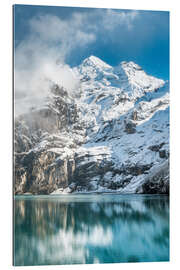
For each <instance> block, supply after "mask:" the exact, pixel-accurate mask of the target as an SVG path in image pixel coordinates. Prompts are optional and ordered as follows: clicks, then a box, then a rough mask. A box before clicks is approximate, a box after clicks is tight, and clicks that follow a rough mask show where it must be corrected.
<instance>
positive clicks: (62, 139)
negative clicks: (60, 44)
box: [14, 56, 169, 194]
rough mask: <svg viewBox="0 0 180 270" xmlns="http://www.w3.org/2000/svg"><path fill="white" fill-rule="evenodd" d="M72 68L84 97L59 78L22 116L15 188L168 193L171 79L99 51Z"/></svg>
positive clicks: (41, 191) (18, 119) (18, 191)
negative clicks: (109, 60) (114, 61)
mask: <svg viewBox="0 0 180 270" xmlns="http://www.w3.org/2000/svg"><path fill="white" fill-rule="evenodd" d="M72 72H73V73H74V76H77V78H78V79H79V80H80V81H81V85H80V89H78V90H77V93H78V95H76V96H75V95H74V96H73V97H72V96H71V95H70V94H68V89H67V90H66V89H64V88H63V87H61V86H59V85H56V84H55V83H54V84H53V85H52V88H51V91H50V95H49V96H48V97H47V101H46V103H45V104H44V106H43V107H42V106H41V107H36V108H34V109H32V111H31V112H29V113H27V114H24V115H20V116H18V117H16V119H15V132H14V135H15V145H14V148H15V155H14V158H15V162H14V168H15V170H14V174H15V175H14V180H15V184H14V186H15V193H16V194H22V193H26V192H31V193H32V194H50V193H53V194H55V193H61V192H64V193H65V192H112V191H118V192H121V193H137V192H138V193H168V192H169V165H168V164H169V163H168V159H169V86H168V82H164V81H163V80H160V79H157V78H154V77H152V76H149V75H147V74H146V73H145V72H144V71H143V70H142V69H141V67H139V66H138V65H137V64H135V63H133V62H122V63H121V64H120V66H118V67H116V68H114V67H111V66H109V65H108V64H106V63H104V62H103V61H102V60H100V59H99V58H97V57H94V56H91V57H89V58H87V59H85V60H84V61H83V62H82V64H81V65H80V66H78V67H76V68H73V69H72Z"/></svg>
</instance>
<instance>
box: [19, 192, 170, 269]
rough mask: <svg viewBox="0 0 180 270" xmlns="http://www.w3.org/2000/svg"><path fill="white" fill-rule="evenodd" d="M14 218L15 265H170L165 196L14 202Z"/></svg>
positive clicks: (31, 198) (21, 198)
mask: <svg viewBox="0 0 180 270" xmlns="http://www.w3.org/2000/svg"><path fill="white" fill-rule="evenodd" d="M14 218H15V222H14V264H15V265H48V264H56V265H58V264H75V263H79V264H81V263H113V262H116V263H118V262H138V261H168V260H169V200H168V197H166V196H157V195H156V196H146V195H117V194H104V195H103V194H102V195H64V196H63V195H60V196H16V197H15V209H14Z"/></svg>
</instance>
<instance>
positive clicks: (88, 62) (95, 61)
mask: <svg viewBox="0 0 180 270" xmlns="http://www.w3.org/2000/svg"><path fill="white" fill-rule="evenodd" d="M82 65H83V66H93V67H96V68H99V69H109V68H112V67H111V66H110V65H108V64H107V63H105V62H104V61H102V60H101V59H100V58H98V57H96V56H94V55H91V56H89V57H88V58H86V59H84V60H83V62H82Z"/></svg>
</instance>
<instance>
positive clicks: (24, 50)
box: [15, 9, 138, 115]
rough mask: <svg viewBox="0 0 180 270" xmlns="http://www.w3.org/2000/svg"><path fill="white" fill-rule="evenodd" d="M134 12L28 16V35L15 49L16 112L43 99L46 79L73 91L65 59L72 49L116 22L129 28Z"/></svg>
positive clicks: (75, 84)
mask: <svg viewBox="0 0 180 270" xmlns="http://www.w3.org/2000/svg"><path fill="white" fill-rule="evenodd" d="M137 14H138V13H137V12H134V11H129V12H123V11H118V12H117V11H113V10H104V9H95V10H94V11H93V12H83V13H81V12H73V13H72V14H71V16H70V17H68V18H64V19H62V18H60V17H58V16H55V15H52V14H44V15H38V16H35V17H32V18H31V19H30V20H29V22H28V27H29V28H28V35H26V38H25V39H24V40H22V41H21V42H20V43H19V44H18V46H17V47H16V49H15V100H16V105H15V110H16V115H19V114H20V113H24V112H27V111H28V110H29V108H30V107H31V106H32V105H33V106H34V105H38V104H41V103H43V102H44V99H45V97H46V96H47V95H48V91H49V87H50V85H49V83H50V81H53V82H56V83H58V84H60V85H62V86H64V87H65V88H66V89H67V90H68V91H69V93H70V94H71V93H73V92H74V91H76V90H77V89H78V87H79V81H78V79H77V78H75V77H74V76H73V74H72V72H71V69H70V67H69V66H68V65H67V64H66V59H67V58H68V57H69V56H72V52H73V53H74V52H77V51H80V50H83V48H86V47H88V46H90V45H92V44H95V42H96V41H97V39H98V37H99V35H101V34H102V33H107V35H108V34H110V33H112V31H113V30H115V29H116V28H118V27H120V26H123V27H124V28H125V29H127V30H128V31H131V29H132V27H133V22H134V20H135V19H136V17H137ZM107 30H108V31H107ZM57 62H58V65H57Z"/></svg>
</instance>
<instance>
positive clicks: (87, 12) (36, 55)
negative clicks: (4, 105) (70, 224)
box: [14, 5, 169, 80]
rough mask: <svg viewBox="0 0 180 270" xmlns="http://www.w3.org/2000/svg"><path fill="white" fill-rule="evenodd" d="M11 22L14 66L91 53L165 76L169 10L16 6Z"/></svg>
mask: <svg viewBox="0 0 180 270" xmlns="http://www.w3.org/2000/svg"><path fill="white" fill-rule="evenodd" d="M14 21H15V24H14V33H15V35H14V38H15V40H14V44H15V60H16V61H15V62H16V65H17V67H18V68H21V69H26V68H27V69H29V68H30V66H31V68H33V67H34V68H35V67H36V66H37V64H38V63H40V62H42V61H43V58H46V59H48V61H62V62H63V63H66V64H68V65H70V66H75V65H78V64H80V63H81V61H82V60H83V59H84V58H86V57H88V56H90V55H95V56H97V57H100V58H101V59H102V60H104V61H105V62H107V63H108V64H110V65H113V66H116V65H118V64H119V63H120V62H121V61H124V60H125V61H134V62H136V63H137V64H139V65H140V66H141V67H142V68H143V69H144V70H145V71H146V72H147V73H148V74H151V75H154V76H157V77H159V78H162V79H165V80H168V79H169V12H166V11H138V10H137V11H136V10H117V9H116V10H115V9H114V10H112V9H93V8H70V7H48V6H27V5H15V6H14Z"/></svg>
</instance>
